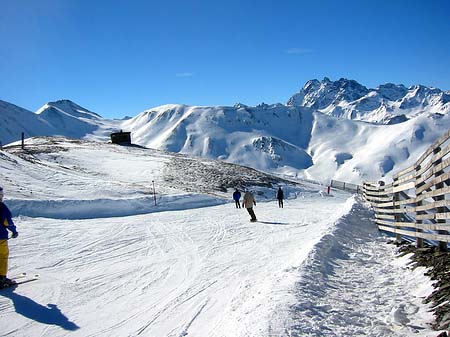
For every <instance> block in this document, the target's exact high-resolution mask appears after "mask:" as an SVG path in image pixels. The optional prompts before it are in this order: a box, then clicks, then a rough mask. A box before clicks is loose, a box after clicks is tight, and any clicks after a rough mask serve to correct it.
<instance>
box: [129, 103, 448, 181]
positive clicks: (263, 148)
mask: <svg viewBox="0 0 450 337" xmlns="http://www.w3.org/2000/svg"><path fill="white" fill-rule="evenodd" d="M122 126H123V128H124V129H126V130H129V131H132V134H133V140H134V142H135V143H137V144H140V145H143V146H148V147H152V148H157V149H163V150H168V151H173V152H181V153H185V154H189V155H194V156H200V157H207V158H215V159H222V160H225V161H228V162H233V163H238V164H242V165H246V166H250V167H254V168H257V169H259V170H262V171H267V172H275V173H278V174H286V175H291V176H299V177H303V178H308V179H314V180H319V181H322V182H327V181H329V180H330V179H332V178H333V179H340V180H344V181H350V182H355V183H360V182H362V181H364V180H372V179H380V178H381V177H389V176H390V175H392V174H394V173H395V172H396V171H397V170H400V169H403V168H406V167H408V166H409V165H412V164H413V163H414V162H415V161H416V160H417V159H418V157H419V156H420V155H421V154H422V153H423V152H424V151H425V150H426V148H427V147H428V146H429V145H430V144H431V143H433V142H434V141H435V140H436V139H437V138H439V137H440V136H441V135H442V134H443V133H444V132H445V131H447V130H448V129H449V127H450V115H449V114H445V115H443V114H431V113H424V114H420V115H418V116H416V117H414V118H410V119H409V120H407V121H405V122H403V123H397V124H394V125H379V124H374V123H367V122H362V121H355V120H350V119H339V118H336V117H333V116H328V115H326V114H323V113H321V112H318V111H315V110H313V109H311V108H307V107H298V106H292V105H291V106H285V105H281V104H275V105H260V106H257V107H247V106H244V105H236V106H235V107H193V106H185V105H166V106H161V107H158V108H154V109H151V110H148V111H144V112H143V113H141V114H139V115H138V116H136V117H135V118H133V119H131V120H128V121H126V122H125V123H124V124H122Z"/></svg>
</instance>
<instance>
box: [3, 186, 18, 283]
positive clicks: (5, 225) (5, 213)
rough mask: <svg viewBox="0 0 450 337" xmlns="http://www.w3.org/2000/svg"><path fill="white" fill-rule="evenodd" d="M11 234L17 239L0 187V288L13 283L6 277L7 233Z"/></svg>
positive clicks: (7, 256)
mask: <svg viewBox="0 0 450 337" xmlns="http://www.w3.org/2000/svg"><path fill="white" fill-rule="evenodd" d="M7 229H8V230H9V231H11V232H12V237H13V238H17V236H19V233H17V230H16V226H15V225H14V222H13V221H12V219H11V212H10V210H9V209H8V207H6V205H5V204H4V203H3V188H2V187H0V288H1V287H2V285H3V286H9V285H11V284H14V283H15V282H14V281H12V280H10V279H9V278H7V277H6V274H7V272H8V258H9V248H8V231H7Z"/></svg>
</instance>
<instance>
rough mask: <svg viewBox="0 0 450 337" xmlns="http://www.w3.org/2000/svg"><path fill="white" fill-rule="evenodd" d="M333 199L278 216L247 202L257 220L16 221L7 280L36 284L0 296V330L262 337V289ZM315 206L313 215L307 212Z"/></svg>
mask: <svg viewBox="0 0 450 337" xmlns="http://www.w3.org/2000/svg"><path fill="white" fill-rule="evenodd" d="M345 198H346V197H336V198H322V197H320V196H316V197H314V198H304V199H297V200H292V201H287V202H286V208H285V209H283V210H280V209H278V207H277V205H276V203H275V202H271V203H266V202H263V203H258V205H257V207H256V208H255V211H256V214H257V216H258V217H259V218H260V219H261V222H257V223H250V222H249V221H248V214H247V212H246V211H245V210H243V209H235V208H234V204H233V205H232V204H226V205H222V206H214V207H207V208H201V209H192V210H184V211H172V212H160V213H153V214H146V215H136V216H130V217H122V218H102V219H86V220H55V219H47V218H27V217H22V218H20V219H17V221H16V222H17V223H18V226H19V228H20V232H21V236H20V238H21V240H20V242H19V241H11V246H10V250H11V253H12V254H11V259H10V262H11V263H10V273H12V274H14V273H19V272H21V271H23V270H25V271H27V272H28V273H39V274H40V275H41V279H40V281H38V282H35V283H34V284H33V285H30V286H21V287H19V288H17V289H16V290H15V291H14V292H10V293H8V294H6V296H0V307H1V308H2V311H1V314H2V315H1V316H0V323H1V324H0V334H1V335H2V336H3V335H5V336H20V335H22V336H64V335H71V336H72V335H73V336H138V335H139V336H182V335H186V334H189V335H193V336H262V335H263V334H265V333H266V330H267V327H266V324H267V319H268V317H269V314H270V308H272V307H273V304H274V303H277V294H276V293H274V292H273V291H272V289H273V288H274V287H273V286H274V285H273V282H275V281H277V282H278V280H279V279H283V278H284V277H288V278H290V279H291V278H292V273H296V270H297V269H298V266H300V265H301V263H302V261H303V260H304V259H305V258H306V257H307V255H308V253H309V251H310V249H311V248H312V246H313V244H314V242H317V241H318V240H319V239H320V237H322V236H323V234H324V233H325V232H327V231H328V230H329V228H330V227H331V226H332V224H333V222H334V221H335V220H336V219H337V218H338V217H339V216H340V214H341V213H342V210H341V209H342V207H343V205H344V204H345ZM317 203H319V204H320V205H322V206H323V209H324V210H323V211H322V212H321V213H319V214H316V213H314V212H311V207H312V206H313V205H317ZM19 294H20V295H19ZM2 295H4V294H2ZM15 296H23V297H24V298H27V299H28V300H27V301H32V302H33V303H34V306H35V307H37V306H39V307H40V310H41V311H42V310H44V309H43V308H44V307H45V305H46V304H47V303H49V304H51V306H53V308H57V310H58V312H59V315H51V314H50V311H51V310H50V309H48V308H49V307H47V309H46V310H47V311H48V312H49V313H48V315H49V316H51V320H53V322H52V323H51V324H49V323H48V322H45V321H40V318H39V317H37V318H36V317H34V316H33V315H35V313H32V312H28V311H27V309H26V308H25V309H22V312H21V315H18V314H17V313H16V312H15V310H14V306H17V305H18V302H20V300H18V299H17V298H15ZM30 310H31V309H30ZM54 310H56V309H54ZM16 311H17V310H16ZM54 312H57V311H54ZM86 313H89V314H86Z"/></svg>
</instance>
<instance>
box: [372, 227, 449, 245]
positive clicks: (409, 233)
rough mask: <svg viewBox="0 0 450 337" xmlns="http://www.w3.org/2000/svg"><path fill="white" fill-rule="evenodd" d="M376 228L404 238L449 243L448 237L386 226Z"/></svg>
mask: <svg viewBox="0 0 450 337" xmlns="http://www.w3.org/2000/svg"><path fill="white" fill-rule="evenodd" d="M378 228H379V229H380V230H383V231H386V232H392V233H395V234H401V235H406V236H411V237H420V238H422V239H426V240H434V241H443V242H450V235H442V234H441V235H440V234H431V233H422V232H412V231H405V230H402V229H398V228H392V227H387V226H378Z"/></svg>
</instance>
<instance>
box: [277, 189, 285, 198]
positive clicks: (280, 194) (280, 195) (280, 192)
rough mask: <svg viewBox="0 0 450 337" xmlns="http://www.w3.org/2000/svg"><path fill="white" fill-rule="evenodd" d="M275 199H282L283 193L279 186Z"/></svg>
mask: <svg viewBox="0 0 450 337" xmlns="http://www.w3.org/2000/svg"><path fill="white" fill-rule="evenodd" d="M277 199H281V200H283V199H284V193H283V190H282V189H281V188H279V189H278V192H277Z"/></svg>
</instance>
